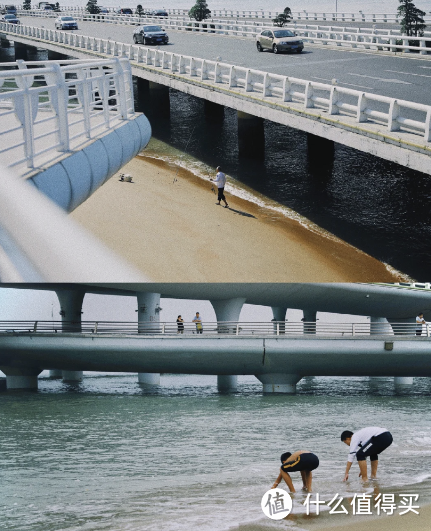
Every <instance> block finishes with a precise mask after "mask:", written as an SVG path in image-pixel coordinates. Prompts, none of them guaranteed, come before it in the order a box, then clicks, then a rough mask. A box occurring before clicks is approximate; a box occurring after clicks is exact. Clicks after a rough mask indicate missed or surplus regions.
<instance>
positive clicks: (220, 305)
mask: <svg viewBox="0 0 431 531" xmlns="http://www.w3.org/2000/svg"><path fill="white" fill-rule="evenodd" d="M245 301H246V299H243V298H237V299H225V300H212V301H210V302H211V304H212V307H213V308H214V311H215V313H216V317H217V323H219V322H229V321H230V322H232V323H235V322H238V321H239V316H240V314H241V310H242V307H243V305H244V302H245ZM235 326H236V325H235ZM227 331H229V330H226V328H225V327H224V329H219V333H223V332H224V333H226V332H227ZM230 332H231V333H232V330H231V331H230ZM217 388H218V390H219V391H221V392H227V391H229V392H235V391H236V390H237V388H238V377H237V376H236V375H234V374H219V375H218V376H217Z"/></svg>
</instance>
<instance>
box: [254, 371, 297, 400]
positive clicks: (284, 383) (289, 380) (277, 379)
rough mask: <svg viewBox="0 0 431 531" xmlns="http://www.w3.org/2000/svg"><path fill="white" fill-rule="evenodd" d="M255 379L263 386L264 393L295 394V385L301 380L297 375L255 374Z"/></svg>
mask: <svg viewBox="0 0 431 531" xmlns="http://www.w3.org/2000/svg"><path fill="white" fill-rule="evenodd" d="M256 378H257V379H258V380H259V381H261V382H262V384H263V392H264V393H285V394H290V395H293V394H295V393H296V384H297V383H298V382H299V380H300V379H301V378H302V376H299V375H298V374H282V373H280V374H279V373H272V374H256Z"/></svg>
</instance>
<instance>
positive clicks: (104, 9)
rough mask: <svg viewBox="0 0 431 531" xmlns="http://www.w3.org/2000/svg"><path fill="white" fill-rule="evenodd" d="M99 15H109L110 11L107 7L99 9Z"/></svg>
mask: <svg viewBox="0 0 431 531" xmlns="http://www.w3.org/2000/svg"><path fill="white" fill-rule="evenodd" d="M99 13H100V14H101V15H107V14H108V13H109V9H108V8H107V7H99Z"/></svg>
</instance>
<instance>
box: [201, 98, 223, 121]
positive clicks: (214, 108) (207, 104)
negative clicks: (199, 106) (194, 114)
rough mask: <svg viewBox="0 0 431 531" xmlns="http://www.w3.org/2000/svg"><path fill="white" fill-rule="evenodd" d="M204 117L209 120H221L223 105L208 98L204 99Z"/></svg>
mask: <svg viewBox="0 0 431 531" xmlns="http://www.w3.org/2000/svg"><path fill="white" fill-rule="evenodd" d="M204 113H205V118H206V119H207V120H208V121H210V122H223V120H224V106H223V105H219V104H218V103H214V102H212V101H209V100H204Z"/></svg>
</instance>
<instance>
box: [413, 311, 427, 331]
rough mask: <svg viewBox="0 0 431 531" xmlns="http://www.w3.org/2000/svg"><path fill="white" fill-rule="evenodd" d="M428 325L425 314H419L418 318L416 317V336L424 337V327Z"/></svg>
mask: <svg viewBox="0 0 431 531" xmlns="http://www.w3.org/2000/svg"><path fill="white" fill-rule="evenodd" d="M424 324H427V322H426V321H425V319H424V314H423V313H422V312H421V313H418V316H417V317H416V335H417V336H421V335H422V325H424Z"/></svg>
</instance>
